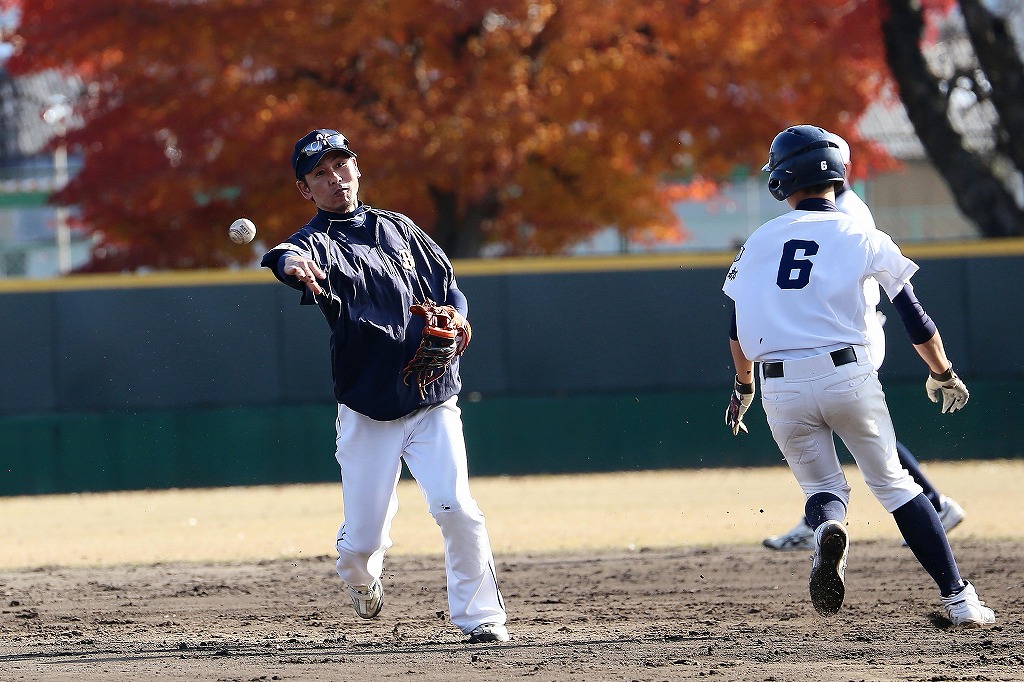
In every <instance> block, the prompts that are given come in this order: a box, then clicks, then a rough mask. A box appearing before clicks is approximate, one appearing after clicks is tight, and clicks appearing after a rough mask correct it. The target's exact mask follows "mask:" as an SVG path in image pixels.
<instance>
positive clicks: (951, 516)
mask: <svg viewBox="0 0 1024 682" xmlns="http://www.w3.org/2000/svg"><path fill="white" fill-rule="evenodd" d="M965 516H967V512H965V511H964V508H963V507H961V506H960V505H959V504H957V502H956V500H954V499H953V498H952V497H946V496H945V495H942V496H941V497H939V521H940V522H941V523H942V530H944V531H946V532H947V533H948V532H949V531H951V530H953V529H954V528H956V527H957V526H959V525H960V522H961V521H963V520H964V517H965Z"/></svg>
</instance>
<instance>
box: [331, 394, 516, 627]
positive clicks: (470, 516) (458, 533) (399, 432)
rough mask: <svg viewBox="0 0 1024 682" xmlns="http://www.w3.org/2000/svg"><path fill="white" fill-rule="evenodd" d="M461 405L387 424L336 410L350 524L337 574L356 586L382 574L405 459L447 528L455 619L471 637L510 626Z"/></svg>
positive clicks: (341, 538) (341, 535) (342, 532)
mask: <svg viewBox="0 0 1024 682" xmlns="http://www.w3.org/2000/svg"><path fill="white" fill-rule="evenodd" d="M456 401H457V398H455V397H453V398H451V399H449V400H448V401H446V402H444V403H441V404H439V405H432V406H430V407H426V408H423V409H420V410H416V411H415V412H413V413H411V414H408V415H406V416H405V417H402V418H400V419H396V420H394V421H386V422H382V421H374V420H373V419H370V418H369V417H366V416H364V415H361V414H359V413H358V412H355V411H353V410H351V409H349V408H347V407H345V406H344V405H339V406H338V421H337V433H338V439H337V446H338V449H337V453H336V457H337V460H338V464H339V465H340V466H341V488H342V496H343V498H344V513H345V520H344V523H342V526H341V528H340V529H339V531H338V542H337V545H336V546H337V550H338V562H337V571H338V575H339V576H340V577H341V579H342V580H344V581H345V582H346V583H348V584H350V585H368V584H370V583H371V582H372V581H373V580H374V579H375V578H380V576H381V574H382V573H383V570H384V553H385V552H386V551H387V550H388V549H389V548H390V547H391V545H392V541H391V523H392V521H393V520H394V518H395V514H396V513H397V512H398V494H397V490H396V488H397V486H398V480H399V477H400V475H401V472H402V459H403V458H404V459H405V462H406V465H407V466H408V467H409V471H410V472H411V473H412V475H413V478H415V479H416V482H417V484H418V485H419V488H420V492H421V493H422V494H423V497H424V499H426V501H427V507H428V509H429V511H430V514H431V515H432V516H433V517H434V520H435V521H436V522H437V525H438V526H439V527H440V528H441V536H442V538H443V540H444V556H445V570H446V573H447V578H448V607H449V610H450V612H451V620H452V622H453V623H454V624H455V625H456V626H457V627H458V628H459V629H461V630H462V631H463V632H464V633H468V632H469V631H471V630H472V629H473V628H475V627H476V626H478V625H480V624H482V623H504V622H505V607H504V602H503V601H502V597H501V593H500V592H499V591H498V585H497V579H496V576H495V571H494V559H493V557H492V555H491V545H490V540H489V539H488V537H487V530H486V528H485V526H484V515H483V512H481V511H480V508H479V507H478V506H477V503H476V501H475V500H474V499H473V497H472V495H471V494H470V491H469V473H468V469H467V466H466V445H465V440H464V438H463V432H462V417H461V410H460V409H459V407H458V406H457V405H456Z"/></svg>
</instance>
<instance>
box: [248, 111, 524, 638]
mask: <svg viewBox="0 0 1024 682" xmlns="http://www.w3.org/2000/svg"><path fill="white" fill-rule="evenodd" d="M292 170H293V171H294V172H295V184H296V186H297V187H298V190H299V194H301V195H302V197H303V198H304V199H306V200H308V201H312V202H313V204H314V205H315V206H316V215H314V216H313V218H312V219H311V220H310V221H309V222H308V223H307V224H306V225H305V226H304V227H303V228H302V229H300V230H299V231H298V232H296V233H295V234H293V235H292V236H291V237H289V238H288V239H287V240H285V241H284V242H283V243H281V244H278V245H277V246H275V247H274V248H273V249H271V250H270V251H269V252H267V254H266V255H264V256H263V260H262V262H261V265H263V267H267V268H270V269H271V270H272V271H273V272H274V275H276V276H277V278H278V279H279V280H280V281H282V282H283V283H285V284H287V285H288V286H290V287H292V288H294V289H298V290H300V291H301V292H302V297H301V299H300V304H302V305H316V306H318V307H319V308H320V312H321V313H323V316H324V317H325V318H326V319H327V322H328V324H329V325H330V327H331V364H332V368H333V376H334V393H335V396H336V398H337V400H338V419H337V423H336V426H337V453H336V457H337V460H338V464H339V465H340V467H341V486H342V495H343V499H344V522H343V523H342V525H341V528H340V530H339V531H338V538H337V545H336V546H337V550H338V562H337V571H338V575H339V576H340V577H341V579H342V580H343V581H344V583H345V586H346V588H347V590H348V593H349V596H350V597H351V599H352V605H353V607H354V608H355V611H356V613H357V614H358V615H359V616H360V617H362V618H374V617H376V616H377V615H378V614H379V613H380V611H381V607H382V606H383V604H384V589H383V586H382V585H381V580H380V578H381V574H382V573H383V569H384V554H385V552H387V550H388V549H389V548H390V547H391V544H392V542H391V537H390V532H391V523H392V521H393V519H394V517H395V514H396V513H397V512H398V496H397V493H396V489H397V486H398V480H399V476H400V474H401V471H402V460H405V463H406V465H407V466H408V468H409V471H410V472H411V473H412V475H413V477H414V478H415V479H416V481H417V483H418V484H419V487H420V490H421V491H422V492H423V496H424V497H425V498H426V501H427V506H428V509H429V510H430V513H431V515H432V516H433V517H434V520H435V521H436V522H437V525H438V526H439V527H440V529H441V535H442V537H443V540H444V555H445V569H446V572H447V579H448V606H449V609H450V612H451V620H452V622H453V623H454V624H455V625H456V626H457V627H458V628H459V629H460V630H461V631H462V632H463V634H466V635H468V636H469V637H468V639H467V640H466V641H467V642H468V643H471V644H476V643H481V642H506V641H508V640H509V634H508V630H507V629H506V627H505V618H506V616H505V604H504V601H503V600H502V596H501V593H500V592H499V590H498V584H497V578H496V573H495V569H494V559H493V558H492V555H491V545H490V540H489V539H488V536H487V530H486V528H485V525H484V515H483V513H482V512H481V511H480V508H479V507H478V506H477V503H476V501H475V500H474V499H473V497H472V496H471V494H470V490H469V474H468V471H467V466H466V446H465V441H464V439H463V432H462V417H461V412H460V410H459V407H458V405H457V400H458V398H457V395H458V393H459V390H460V389H461V387H462V382H461V379H460V377H459V356H460V355H461V354H462V352H463V351H465V350H466V346H467V345H468V344H469V340H470V337H471V329H470V326H469V322H468V321H467V320H466V315H467V310H468V306H467V302H466V297H465V296H464V295H463V293H462V292H461V291H460V290H459V288H458V286H457V284H456V282H455V275H454V272H453V270H452V265H451V262H449V260H448V257H447V256H445V254H444V253H443V252H442V251H441V249H440V248H439V247H438V246H437V244H435V243H434V242H433V241H432V240H431V239H430V238H429V237H428V236H427V235H426V234H425V233H424V232H423V231H422V230H421V229H420V228H419V227H417V226H416V225H415V224H413V222H412V221H411V220H409V218H407V217H406V216H404V215H401V214H399V213H393V212H390V211H383V210H381V209H377V208H372V207H370V206H367V205H366V204H364V203H363V202H361V201H359V199H358V193H359V177H360V173H359V166H358V164H357V162H356V154H355V152H353V151H352V149H351V148H350V147H349V142H348V140H347V139H346V138H345V136H344V135H342V134H341V133H339V132H338V131H336V130H327V129H321V130H314V131H312V132H310V133H308V134H307V135H305V136H303V137H302V138H301V139H300V140H299V141H298V142H297V143H296V144H295V150H294V152H293V154H292Z"/></svg>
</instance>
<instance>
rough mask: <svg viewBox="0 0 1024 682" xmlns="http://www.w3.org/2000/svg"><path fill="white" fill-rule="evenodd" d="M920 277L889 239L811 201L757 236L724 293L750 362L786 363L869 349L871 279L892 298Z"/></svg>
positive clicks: (727, 280)
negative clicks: (849, 348) (842, 349)
mask: <svg viewBox="0 0 1024 682" xmlns="http://www.w3.org/2000/svg"><path fill="white" fill-rule="evenodd" d="M915 272H917V265H916V264H915V263H914V262H913V261H912V260H910V259H909V258H907V257H906V256H904V255H903V254H902V253H901V252H900V249H899V247H898V246H897V245H896V244H895V242H893V240H892V238H891V237H889V235H887V234H885V233H884V232H882V231H880V230H877V229H874V227H873V226H872V225H871V224H869V223H866V222H863V221H859V220H857V219H856V218H854V217H852V216H849V215H847V214H846V213H843V212H841V211H839V209H837V208H836V206H835V204H833V203H832V202H830V201H828V200H827V199H805V200H803V201H801V202H800V203H799V204H797V208H796V209H795V210H793V211H790V212H789V213H786V214H784V215H781V216H779V217H778V218H775V219H774V220H770V221H768V222H767V223H765V224H764V225H762V226H761V227H759V228H758V229H757V230H755V231H754V233H753V234H751V235H750V237H749V238H748V239H747V241H746V243H745V244H744V245H743V246H742V247H741V248H740V251H739V253H738V254H737V255H736V258H735V260H734V261H733V264H732V267H731V268H730V269H729V273H728V274H727V275H726V277H725V284H724V286H723V287H722V290H723V291H724V292H725V294H726V295H727V296H728V297H729V298H731V299H732V300H733V301H734V302H735V304H736V330H737V336H738V339H739V343H740V347H741V348H742V349H743V354H744V355H745V356H746V357H747V359H748V360H753V361H755V362H761V361H764V360H785V359H792V358H795V357H804V356H807V355H813V354H815V353H811V352H809V351H811V350H813V349H821V350H820V351H819V352H824V351H827V350H829V349H830V347H832V346H838V345H846V344H855V345H866V344H867V343H868V331H867V326H866V324H865V322H864V312H865V302H864V280H865V279H866V278H868V277H874V278H875V279H876V280H877V281H878V283H879V284H881V285H882V288H883V289H884V290H885V293H886V295H887V296H888V297H889V299H890V300H891V299H892V298H893V297H894V296H896V294H898V293H899V292H900V291H902V289H903V287H904V286H906V285H907V284H909V282H910V278H911V277H912V276H913V275H914V273H915Z"/></svg>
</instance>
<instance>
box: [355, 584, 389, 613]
mask: <svg viewBox="0 0 1024 682" xmlns="http://www.w3.org/2000/svg"><path fill="white" fill-rule="evenodd" d="M345 587H347V588H348V596H350V597H351V598H352V608H354V609H355V610H356V615H358V616H359V617H360V618H376V617H377V614H379V613H380V610H381V608H382V607H383V606H384V586H383V585H381V584H380V580H374V581H373V583H372V584H370V585H349V584H347V583H346V584H345Z"/></svg>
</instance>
